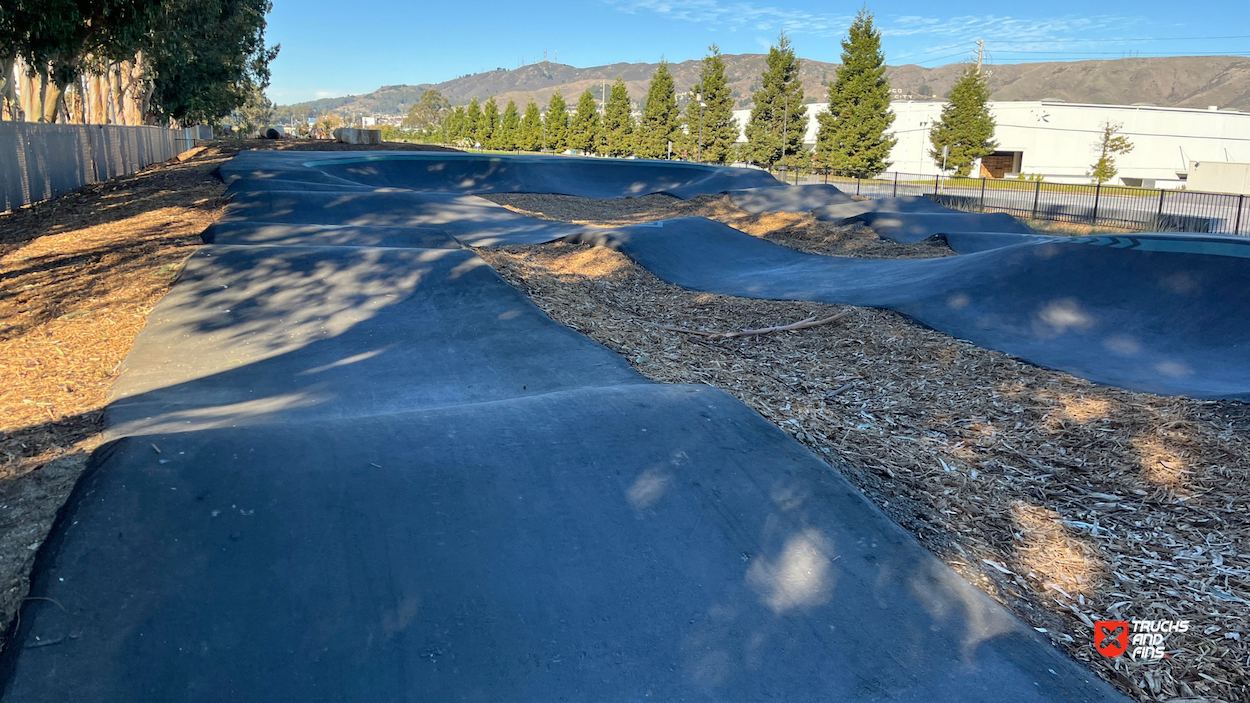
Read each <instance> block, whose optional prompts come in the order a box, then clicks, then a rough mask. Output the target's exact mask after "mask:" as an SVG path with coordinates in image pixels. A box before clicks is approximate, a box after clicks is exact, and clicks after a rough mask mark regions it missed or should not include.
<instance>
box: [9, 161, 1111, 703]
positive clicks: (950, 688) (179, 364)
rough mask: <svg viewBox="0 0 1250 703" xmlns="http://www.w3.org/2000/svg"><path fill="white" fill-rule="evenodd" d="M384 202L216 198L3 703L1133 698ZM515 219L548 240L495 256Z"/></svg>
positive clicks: (747, 425)
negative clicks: (227, 209)
mask: <svg viewBox="0 0 1250 703" xmlns="http://www.w3.org/2000/svg"><path fill="white" fill-rule="evenodd" d="M282 156H283V157H284V158H285V157H286V156H288V155H282ZM301 157H302V158H304V159H309V158H310V157H309V156H308V155H306V154H302V155H301ZM248 159H251V160H252V161H256V160H257V158H256V157H248ZM641 167H642V166H641V165H640V168H641ZM643 170H645V169H643ZM626 175H627V176H628V178H631V179H634V178H638V177H639V176H636V175H635V174H632V173H627V174H626ZM631 182H633V181H631ZM707 182H708V183H715V182H718V178H709V179H708V181H707ZM596 187H599V186H596ZM709 187H712V186H709ZM715 187H719V186H715ZM267 192H269V193H271V194H280V193H283V192H284V191H267ZM321 192H323V193H324V192H326V191H321ZM356 194H358V192H357V193H348V192H344V193H337V194H331V195H332V197H337V196H344V197H346V196H348V195H356ZM239 195H240V196H243V195H244V194H243V193H240V194H239ZM283 197H286V196H283ZM405 197H407V199H406V200H405V199H397V198H391V199H389V200H388V199H386V198H381V199H375V200H373V201H372V203H373V205H374V206H378V207H379V209H376V210H370V209H369V206H367V205H364V204H361V203H363V201H362V200H360V199H356V200H354V201H351V202H356V203H357V204H359V206H360V209H359V210H358V211H353V210H352V207H356V206H351V207H347V206H344V205H342V204H339V205H330V206H327V207H326V208H321V209H317V208H315V207H314V209H313V211H312V213H313V214H309V210H307V207H312V204H313V203H314V201H312V200H302V201H300V202H299V207H295V208H289V207H288V206H289V205H291V204H292V203H293V202H294V201H284V200H281V199H279V200H275V199H273V198H270V199H269V200H265V201H263V202H265V203H268V204H269V205H270V206H272V205H275V204H276V205H277V207H276V208H275V207H269V209H256V210H253V211H252V212H257V213H260V214H263V215H264V217H265V218H266V219H259V220H248V219H247V218H244V217H242V215H241V212H242V211H243V208H245V207H256V206H255V202H260V201H252V200H248V199H247V198H243V199H242V200H239V201H236V204H238V207H236V206H235V205H232V206H231V217H230V218H228V219H229V222H224V223H222V224H221V225H218V226H217V227H216V228H215V231H214V234H213V236H214V237H215V240H216V241H218V242H223V241H229V242H231V243H230V244H221V243H218V244H210V245H207V246H205V247H204V248H203V249H202V250H200V251H199V252H198V253H197V254H196V255H195V257H194V258H193V259H192V260H191V262H190V263H189V264H188V266H187V268H186V270H185V271H184V273H183V274H182V277H181V280H179V282H178V283H177V284H176V285H175V287H174V289H173V291H172V292H171V293H170V294H169V295H168V296H166V298H165V299H164V300H162V301H161V303H160V304H159V305H158V306H157V307H156V309H155V310H154V311H153V312H152V314H151V316H150V320H149V325H148V327H147V328H146V329H145V330H144V331H143V333H142V334H141V335H140V337H139V339H138V341H137V342H136V345H135V347H134V350H133V351H132V353H131V355H130V356H129V357H128V358H127V361H126V371H125V373H124V374H123V375H122V376H121V378H120V379H119V381H118V383H117V385H116V388H115V397H114V402H113V404H112V405H111V406H110V408H109V412H108V422H109V432H110V434H111V436H112V437H114V438H116V439H115V440H114V441H112V442H110V443H109V444H107V445H106V446H105V447H103V448H102V449H100V450H99V451H97V452H96V453H95V454H94V455H93V457H92V459H91V462H90V466H89V468H88V471H87V473H86V475H85V476H84V478H83V480H82V481H81V482H80V483H79V485H78V486H77V487H76V489H75V491H74V493H73V495H72V496H71V498H70V500H69V502H68V504H67V506H66V508H65V510H64V511H63V513H62V514H61V516H60V517H59V519H58V521H57V524H56V525H55V526H54V528H53V532H52V535H51V537H50V538H49V540H48V542H47V543H46V544H45V545H44V546H43V548H42V549H41V550H40V553H39V555H38V559H37V565H36V569H35V573H34V577H33V585H32V594H31V595H32V597H33V599H31V600H28V601H27V602H26V604H25V606H24V608H23V610H22V617H21V622H20V627H19V629H18V630H17V632H15V633H14V639H13V640H11V643H10V646H9V647H8V648H7V649H6V652H5V655H4V659H3V666H4V681H5V691H4V698H5V700H7V701H22V702H25V701H66V700H91V701H136V700H181V701H214V702H215V701H220V700H223V699H228V700H238V701H267V702H268V701H301V702H308V701H342V700H387V701H427V700H453V699H454V700H476V701H505V700H506V701H516V702H534V703H538V702H540V701H542V702H546V701H552V700H595V701H604V700H644V699H648V698H651V699H656V700H717V701H760V700H766V699H767V700H786V701H829V700H838V701H843V700H846V701H850V700H873V701H917V700H923V701H1000V700H1003V699H1004V698H1009V699H1011V700H1013V701H1119V700H1123V698H1122V697H1121V696H1120V695H1119V694H1117V693H1116V692H1115V691H1114V690H1113V689H1111V688H1110V687H1109V686H1107V685H1106V684H1105V683H1103V682H1102V681H1100V680H1098V679H1097V678H1096V677H1094V676H1093V675H1092V674H1091V673H1090V672H1089V671H1088V670H1086V669H1084V668H1083V667H1081V666H1080V665H1078V664H1077V663H1075V662H1073V661H1071V660H1070V659H1068V658H1067V657H1065V656H1064V655H1062V654H1061V653H1059V652H1058V651H1057V650H1055V649H1054V648H1053V647H1051V646H1050V644H1049V643H1048V642H1046V641H1045V640H1043V639H1042V638H1041V637H1040V636H1039V635H1038V634H1037V633H1036V632H1034V631H1033V629H1032V628H1030V627H1028V626H1027V625H1025V624H1023V623H1021V622H1020V621H1018V620H1016V619H1015V618H1014V617H1012V616H1011V615H1010V614H1009V613H1008V612H1007V611H1006V610H1005V609H1003V608H1002V607H1001V606H999V605H998V604H997V603H995V602H993V601H992V600H991V599H989V598H988V597H987V596H986V595H985V594H983V593H981V592H980V591H979V590H977V589H975V588H973V587H972V586H970V585H969V584H968V583H966V582H965V581H963V580H962V579H961V578H959V577H958V576H957V575H955V574H954V573H953V572H952V571H951V570H950V569H948V568H947V567H946V566H945V565H943V564H942V563H941V562H940V561H938V560H937V559H936V558H934V557H933V556H932V555H931V554H930V553H928V552H927V551H926V550H925V549H923V548H922V547H921V546H920V544H919V543H917V542H916V541H915V540H914V539H913V538H912V537H911V536H910V535H909V534H907V533H906V532H905V531H904V530H903V529H902V528H900V527H899V526H898V525H896V524H895V523H893V522H892V521H891V520H890V519H889V518H888V517H886V516H885V515H884V514H882V513H881V512H880V511H878V510H877V509H876V508H875V507H874V506H872V505H871V504H870V503H869V502H868V501H867V500H866V499H864V498H863V496H862V495H861V494H860V493H859V492H858V491H856V490H855V489H854V488H853V487H852V486H851V485H850V484H849V483H847V482H846V481H845V480H844V479H843V478H841V476H840V474H839V473H837V472H836V471H832V470H830V467H829V466H827V465H826V464H824V463H823V462H821V461H820V460H818V459H817V458H816V457H815V456H813V455H812V454H811V453H810V452H809V451H808V450H806V449H805V448H804V447H802V446H801V445H800V444H798V443H796V442H795V441H794V440H792V439H791V438H790V437H789V436H788V435H786V434H785V433H783V432H781V431H780V430H779V429H777V428H776V427H775V426H773V425H772V424H771V423H769V422H767V421H766V420H764V419H763V418H761V417H760V416H759V415H757V414H756V413H754V412H753V411H751V410H750V409H749V408H747V407H746V406H745V405H743V404H742V403H741V402H739V401H738V400H736V399H735V398H733V397H731V396H729V395H728V394H726V393H723V392H721V391H717V390H713V389H710V388H707V387H702V386H687V385H662V384H656V383H651V382H648V381H647V380H646V379H644V378H642V377H641V376H639V375H638V374H637V373H635V372H634V371H633V370H632V369H630V368H629V366H628V365H627V364H626V363H625V362H624V361H623V360H622V359H621V358H620V357H619V356H618V355H616V354H614V353H612V352H610V351H609V350H607V349H605V348H604V347H602V346H600V345H598V344H596V343H594V342H591V341H590V340H589V339H587V338H585V337H583V336H582V335H580V334H577V333H574V332H572V331H571V330H568V329H567V328H564V327H562V326H560V325H558V324H556V323H554V322H552V321H551V320H550V319H548V318H547V317H546V316H545V315H543V314H542V313H541V312H540V311H539V310H538V309H537V308H535V307H534V306H533V305H532V304H531V303H530V302H529V301H528V300H526V299H525V297H524V296H523V295H521V294H520V293H519V292H517V291H516V290H515V289H513V288H512V287H511V286H510V285H508V284H507V283H506V282H505V281H503V280H502V279H501V278H500V277H499V276H498V275H497V274H495V272H494V271H493V270H492V269H490V267H488V266H486V265H485V263H484V262H483V261H482V260H481V259H480V258H479V257H477V256H476V255H475V254H474V253H473V252H471V251H469V250H466V249H464V248H462V247H461V246H460V243H459V242H462V241H465V240H472V239H474V237H475V235H474V230H473V227H472V226H471V225H466V224H465V223H464V222H463V221H462V220H463V219H466V218H467V219H469V220H472V219H473V218H474V217H476V216H475V215H473V214H472V213H471V212H469V211H470V210H472V209H473V208H472V207H468V206H466V205H465V203H464V201H461V200H455V199H448V198H414V197H413V196H412V194H408V195H406V196H405ZM366 200H368V199H367V198H366ZM481 202H484V201H479V203H481ZM284 203H285V204H284ZM479 203H470V205H472V206H473V207H478V208H482V209H487V206H486V205H481V204H479ZM382 205H385V207H381V206H382ZM405 207H416V209H417V211H419V213H418V215H417V216H415V217H411V219H405V217H406V216H405V213H404V210H403V208H405ZM440 209H441V210H442V221H441V222H439V221H438V220H439V215H438V213H439V211H440ZM318 212H320V213H323V214H327V215H332V214H334V213H337V215H336V216H333V217H329V216H328V217H327V219H328V220H330V221H326V222H317V221H316V220H317V219H318V218H317V217H316V213H318ZM366 215H367V217H366ZM483 217H485V216H483ZM362 218H363V219H364V220H368V221H354V220H357V219H362ZM508 221H511V222H514V223H515V224H517V225H518V228H519V230H520V234H519V235H518V238H520V239H523V240H524V239H527V238H529V239H533V238H534V237H535V233H536V232H537V231H539V228H537V227H535V226H533V225H532V221H531V222H530V223H525V222H521V221H519V220H508V219H507V218H502V219H501V218H494V219H492V218H491V217H485V219H483V220H482V222H484V223H485V225H484V227H485V228H486V229H487V230H488V233H487V234H486V235H484V236H483V237H482V239H485V240H492V241H495V240H503V239H507V224H506V222H508ZM444 226H445V227H446V229H442V228H443V227H444ZM544 226H551V225H550V224H548V225H544ZM405 229H411V232H407V233H406V232H405V231H404V230H405ZM653 229H654V231H655V232H656V233H658V234H659V235H669V234H672V233H673V232H674V231H675V230H674V229H673V228H672V227H671V226H669V225H668V224H666V225H665V227H659V228H653ZM679 229H680V228H679ZM439 230H442V231H443V232H444V233H445V234H449V235H450V234H452V233H454V236H455V237H456V238H457V239H458V240H459V241H456V240H449V239H447V238H441V237H439V236H438V234H437V231H439ZM585 231H586V228H580V229H579V231H578V232H574V233H572V236H586V235H585ZM547 234H549V235H550V236H552V237H556V236H560V237H567V236H570V233H569V232H564V231H558V228H557V230H550V231H548V232H547ZM354 236H358V237H360V242H362V243H365V244H366V245H363V246H362V245H361V244H359V243H352V240H351V237H354ZM613 236H614V240H613V241H615V242H618V243H619V244H620V245H621V246H625V247H627V248H628V247H635V246H637V247H640V248H638V249H637V251H636V253H637V255H638V256H640V257H642V258H646V257H647V256H649V254H648V253H646V252H648V251H652V250H651V249H647V248H646V246H644V240H647V238H645V237H641V236H639V235H638V234H636V233H635V232H634V230H633V228H631V229H630V230H628V231H627V230H621V231H619V232H617V233H616V234H614V235H613ZM663 239H664V237H663V236H660V237H657V238H656V239H655V240H654V241H655V242H660V241H662V240H663ZM647 241H649V240H647ZM416 245H420V246H416ZM1007 248H1008V249H1010V247H1007ZM709 251H714V250H712V249H710V250H709ZM718 256H719V254H718ZM753 256H754V255H753ZM954 258H955V259H956V260H958V259H960V258H963V257H954ZM870 263H871V262H870ZM58 638H59V639H58ZM49 641H55V646H43V645H41V644H39V643H43V642H49Z"/></svg>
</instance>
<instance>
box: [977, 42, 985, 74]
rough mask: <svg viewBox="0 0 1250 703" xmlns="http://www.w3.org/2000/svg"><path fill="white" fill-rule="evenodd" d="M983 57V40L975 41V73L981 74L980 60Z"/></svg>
mask: <svg viewBox="0 0 1250 703" xmlns="http://www.w3.org/2000/svg"><path fill="white" fill-rule="evenodd" d="M984 58H985V40H984V39H982V40H980V41H978V42H977V75H978V76H979V75H981V61H982V60H983V59H984Z"/></svg>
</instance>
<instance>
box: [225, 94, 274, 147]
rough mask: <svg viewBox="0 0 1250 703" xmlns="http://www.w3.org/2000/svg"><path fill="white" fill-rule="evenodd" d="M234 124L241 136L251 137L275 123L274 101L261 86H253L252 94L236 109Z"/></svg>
mask: <svg viewBox="0 0 1250 703" xmlns="http://www.w3.org/2000/svg"><path fill="white" fill-rule="evenodd" d="M234 124H235V129H236V130H237V132H238V134H239V136H242V137H249V136H251V135H253V134H255V133H256V132H257V130H260V129H264V128H265V127H267V126H269V125H271V124H273V103H271V102H269V98H266V97H265V93H264V91H262V90H261V89H260V86H252V91H251V94H250V95H248V97H247V100H245V101H244V102H243V104H242V105H241V106H239V108H238V109H237V110H235V111H234Z"/></svg>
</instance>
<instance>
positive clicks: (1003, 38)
mask: <svg viewBox="0 0 1250 703" xmlns="http://www.w3.org/2000/svg"><path fill="white" fill-rule="evenodd" d="M604 2H605V3H606V4H608V5H610V6H612V7H614V8H616V9H617V10H619V11H621V12H625V13H628V14H639V13H643V12H650V13H655V14H659V15H663V16H665V17H667V18H670V19H674V20H680V21H685V22H693V23H696V24H705V25H709V26H712V27H717V28H723V29H729V30H735V29H737V28H739V27H743V28H749V29H754V30H764V31H777V30H784V31H785V32H786V33H787V34H792V35H809V36H818V37H839V38H840V37H842V36H844V35H845V34H846V28H847V26H849V25H850V23H851V21H852V20H853V19H854V17H853V15H834V14H823V13H814V12H808V11H806V10H800V9H788V8H784V7H777V6H773V5H757V4H755V3H752V2H747V1H736V2H721V0H604ZM1143 23H1145V20H1144V18H1141V17H1117V16H1111V15H1098V16H1093V17H1078V16H1064V17H1048V18H1037V19H1025V18H1016V17H1010V16H999V15H983V16H976V15H962V16H958V17H947V18H938V17H924V16H920V15H898V16H878V17H877V26H878V27H880V29H881V31H882V34H883V35H885V36H886V37H892V38H896V39H902V38H910V39H911V40H912V41H913V42H914V41H924V39H925V38H931V39H933V40H938V39H946V40H947V43H943V44H939V43H937V42H935V43H934V44H933V45H930V46H925V47H924V48H921V49H916V50H914V51H911V52H909V53H906V54H900V55H897V56H895V57H892V58H894V59H897V60H907V59H909V58H912V57H916V58H918V59H920V61H921V62H922V63H923V62H924V61H925V58H924V57H925V55H932V54H936V53H940V52H941V51H942V50H943V49H951V50H952V51H955V50H957V49H958V48H963V47H965V46H968V45H969V44H970V42H971V40H969V39H967V38H968V37H978V36H989V37H993V39H994V44H995V45H996V46H997V47H999V48H1003V47H1005V46H1010V45H1011V44H1012V42H1020V41H1029V42H1030V44H1029V46H1028V48H1029V49H1030V50H1036V51H1046V50H1049V49H1052V48H1057V47H1061V46H1062V47H1066V48H1068V49H1072V48H1076V47H1074V45H1073V43H1074V42H1079V41H1080V40H1082V39H1089V40H1094V39H1097V40H1100V41H1105V40H1106V37H1107V36H1108V35H1114V34H1118V33H1120V32H1122V31H1123V30H1125V29H1126V28H1130V27H1133V26H1135V25H1141V24H1143ZM955 38H960V39H963V41H962V42H961V43H960V44H958V45H954V44H951V43H949V41H950V40H951V39H955ZM1046 40H1050V41H1053V42H1054V43H1053V44H1041V43H1040V42H1042V41H1046ZM1078 46H1079V45H1078Z"/></svg>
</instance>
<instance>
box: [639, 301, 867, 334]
mask: <svg viewBox="0 0 1250 703" xmlns="http://www.w3.org/2000/svg"><path fill="white" fill-rule="evenodd" d="M851 310H852V309H851V308H848V309H846V310H843V311H841V312H839V313H837V314H834V315H830V316H829V317H826V318H824V319H821V320H817V319H816V318H814V317H809V318H807V319H806V320H800V321H798V322H795V323H794V324H790V325H779V326H777V327H762V328H760V329H757V330H738V331H737V332H709V331H707V330H691V329H686V328H685V327H669V326H667V325H658V327H659V328H660V329H662V330H667V331H669V332H680V333H681V334H693V335H697V336H699V337H707V338H708V339H733V338H735V337H753V336H756V335H761V334H771V333H773V332H789V331H791V330H802V329H807V328H808V327H818V326H820V325H827V324H829V323H831V322H837V321H838V320H841V319H842V318H844V317H846V316H847V315H850V314H851Z"/></svg>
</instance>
